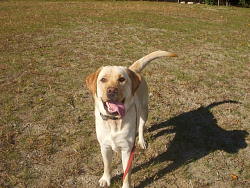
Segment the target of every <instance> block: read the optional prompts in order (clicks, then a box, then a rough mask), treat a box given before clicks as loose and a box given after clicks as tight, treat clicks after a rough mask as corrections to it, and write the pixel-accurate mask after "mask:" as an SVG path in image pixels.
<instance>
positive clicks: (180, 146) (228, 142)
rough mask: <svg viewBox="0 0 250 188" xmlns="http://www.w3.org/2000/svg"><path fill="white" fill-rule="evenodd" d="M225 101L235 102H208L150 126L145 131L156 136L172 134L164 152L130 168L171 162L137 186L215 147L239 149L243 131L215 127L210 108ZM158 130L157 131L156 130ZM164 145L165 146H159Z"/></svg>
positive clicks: (196, 158)
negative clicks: (206, 104) (205, 104)
mask: <svg viewBox="0 0 250 188" xmlns="http://www.w3.org/2000/svg"><path fill="white" fill-rule="evenodd" d="M225 103H238V102H237V101H231V100H228V101H222V102H216V103H212V104H210V105H208V106H206V107H200V108H198V109H196V110H193V111H189V112H185V113H182V114H180V115H177V116H175V117H173V118H171V119H169V120H167V121H164V122H161V123H159V124H154V125H152V126H151V127H150V128H149V129H148V131H149V132H150V134H152V135H153V136H152V138H153V139H156V138H158V137H160V136H164V135H166V134H168V133H175V136H174V138H173V140H172V141H170V143H166V144H167V149H166V151H165V152H163V153H161V154H159V155H158V156H156V157H154V158H152V159H150V160H149V161H148V162H145V163H143V164H141V165H139V166H135V167H134V168H133V173H135V172H137V171H139V170H140V169H145V168H147V167H149V166H151V165H156V164H160V163H162V164H163V162H165V161H171V163H170V164H169V165H168V166H165V167H164V166H163V168H162V169H160V170H158V171H157V172H156V173H154V174H151V175H150V176H149V177H146V179H144V180H143V181H141V182H139V184H138V185H137V186H136V187H137V188H140V187H146V186H147V185H150V184H151V183H153V182H154V181H156V180H158V179H160V178H162V177H163V176H165V175H166V174H167V173H169V172H172V171H174V170H176V169H177V168H179V167H180V166H182V165H184V164H188V163H190V162H193V161H196V160H198V159H200V158H202V157H204V156H206V155H208V154H209V153H212V152H214V151H216V150H223V151H225V152H227V153H237V152H238V151H239V149H242V148H245V147H247V144H246V141H245V138H246V136H247V135H248V132H247V131H243V130H232V131H227V130H225V129H222V128H221V127H219V126H218V124H217V120H216V119H215V117H214V116H213V114H212V113H211V112H210V110H211V109H212V108H213V107H215V106H218V105H221V104H225ZM157 131H158V132H157ZM162 147H165V146H162Z"/></svg>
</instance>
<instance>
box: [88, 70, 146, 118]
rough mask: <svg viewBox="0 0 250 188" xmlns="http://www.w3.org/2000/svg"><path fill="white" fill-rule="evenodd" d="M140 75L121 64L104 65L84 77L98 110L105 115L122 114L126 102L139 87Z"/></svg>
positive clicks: (127, 102)
mask: <svg viewBox="0 0 250 188" xmlns="http://www.w3.org/2000/svg"><path fill="white" fill-rule="evenodd" d="M140 81H141V77H140V75H139V74H137V73H135V72H133V71H131V70H130V69H128V68H126V67H121V66H106V67H102V68H99V69H98V70H97V71H96V72H94V73H92V74H90V75H89V76H88V77H87V78H86V84H87V87H88V89H89V90H90V91H91V92H92V95H93V97H94V99H95V101H96V102H98V104H99V110H100V111H101V112H102V113H104V114H107V115H120V116H124V114H125V111H126V109H125V108H126V104H129V102H130V100H131V99H132V97H133V96H134V94H135V91H136V89H137V88H138V87H139V85H140Z"/></svg>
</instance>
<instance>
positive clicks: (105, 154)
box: [99, 146, 113, 187]
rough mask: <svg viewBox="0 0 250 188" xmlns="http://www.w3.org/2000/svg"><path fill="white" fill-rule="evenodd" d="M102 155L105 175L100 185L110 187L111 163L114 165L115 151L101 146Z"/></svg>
mask: <svg viewBox="0 0 250 188" xmlns="http://www.w3.org/2000/svg"><path fill="white" fill-rule="evenodd" d="M101 153H102V158H103V164H104V173H103V176H102V177H101V179H100V180H99V184H100V186H101V187H109V186H110V180H111V163H112V156H113V151H112V149H111V148H107V147H104V146H101Z"/></svg>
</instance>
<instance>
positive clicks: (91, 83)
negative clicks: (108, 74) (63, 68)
mask: <svg viewBox="0 0 250 188" xmlns="http://www.w3.org/2000/svg"><path fill="white" fill-rule="evenodd" d="M100 71H101V68H99V69H98V70H97V71H96V72H93V73H91V74H90V75H88V76H87V78H86V86H87V88H88V89H89V90H90V91H91V93H92V95H93V96H95V95H96V89H97V88H96V87H97V77H98V75H99V73H100Z"/></svg>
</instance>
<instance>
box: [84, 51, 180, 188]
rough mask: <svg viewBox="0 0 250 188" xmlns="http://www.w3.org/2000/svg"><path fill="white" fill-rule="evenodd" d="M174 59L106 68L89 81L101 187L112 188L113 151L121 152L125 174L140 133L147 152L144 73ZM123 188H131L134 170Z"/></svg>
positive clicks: (153, 56)
mask: <svg viewBox="0 0 250 188" xmlns="http://www.w3.org/2000/svg"><path fill="white" fill-rule="evenodd" d="M164 56H167V57H174V56H176V54H174V53H171V52H166V51H155V52H153V53H150V54H148V55H146V56H145V57H143V58H141V59H139V60H138V61H136V62H134V63H133V64H132V65H131V66H130V67H129V68H126V67H122V66H105V67H101V68H99V69H98V70H97V71H96V72H94V73H92V74H90V75H89V76H88V77H87V79H86V84H87V87H88V89H89V90H90V91H91V92H92V95H93V98H94V101H95V124H96V134H97V139H98V142H99V144H100V147H101V153H102V157H103V163H104V173H103V176H102V177H101V179H100V180H99V184H100V186H101V187H106V186H110V179H111V162H112V151H113V150H114V151H120V152H121V156H122V166H123V170H124V171H125V169H126V167H127V164H128V160H129V157H130V152H131V150H132V148H133V146H134V143H135V137H136V134H137V132H138V136H139V139H138V144H139V145H140V147H141V148H143V149H146V147H147V144H146V142H145V140H144V137H143V126H144V124H145V123H146V121H147V117H148V88H147V83H146V81H145V80H144V78H143V77H142V76H141V75H140V72H141V71H142V70H143V69H144V68H145V66H146V65H147V64H148V63H149V62H150V61H152V60H154V59H156V58H158V57H164ZM122 187H123V188H130V187H131V170H129V172H128V174H127V175H126V177H125V179H124V181H123V186H122Z"/></svg>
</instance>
